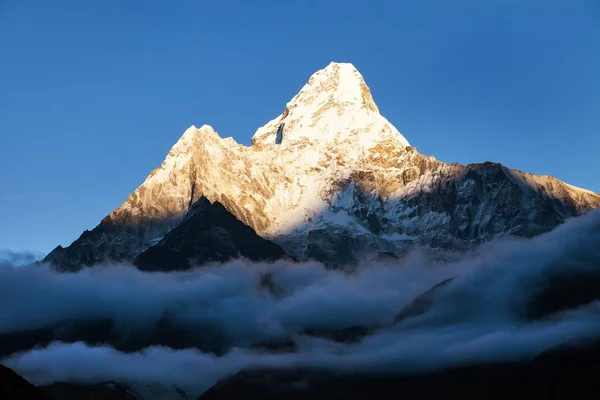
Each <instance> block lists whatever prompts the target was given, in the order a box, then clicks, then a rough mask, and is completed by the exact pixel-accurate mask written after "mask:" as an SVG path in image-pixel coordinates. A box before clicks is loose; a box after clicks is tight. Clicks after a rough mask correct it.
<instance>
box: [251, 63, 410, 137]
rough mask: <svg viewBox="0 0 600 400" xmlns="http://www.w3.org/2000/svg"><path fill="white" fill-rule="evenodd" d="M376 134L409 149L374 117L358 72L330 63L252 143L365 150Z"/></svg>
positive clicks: (368, 92)
mask: <svg viewBox="0 0 600 400" xmlns="http://www.w3.org/2000/svg"><path fill="white" fill-rule="evenodd" d="M381 135H383V136H387V137H390V138H393V139H395V140H397V141H398V143H399V144H401V145H404V146H408V141H407V140H406V139H405V138H404V137H403V136H402V135H401V134H400V133H399V132H398V131H397V130H396V129H395V128H394V127H393V126H392V125H391V124H390V123H389V121H388V120H386V119H385V118H384V117H383V116H381V115H380V114H379V109H378V108H377V105H376V104H375V101H374V100H373V97H372V96H371V90H370V89H369V87H368V86H367V84H366V83H365V80H364V79H363V77H362V75H361V74H360V72H358V70H357V69H356V68H354V66H353V65H352V64H347V63H342V64H339V63H331V64H329V65H328V66H327V67H326V68H324V69H322V70H320V71H317V72H316V73H315V74H313V75H312V76H311V77H310V79H309V80H308V83H306V85H304V87H302V89H301V90H300V92H299V93H298V94H297V95H296V96H294V98H292V100H290V102H289V103H287V105H286V107H285V109H284V111H283V113H282V114H281V115H279V116H278V117H277V118H275V119H274V120H272V121H271V122H269V123H268V124H267V125H265V126H264V127H262V128H260V129H258V131H256V133H255V134H254V137H253V138H252V144H253V145H254V146H257V145H264V144H270V143H275V144H281V145H282V146H293V145H296V144H298V143H310V144H316V145H318V146H320V147H324V146H326V145H327V144H330V143H335V142H342V141H344V140H352V141H354V143H355V144H358V145H362V146H364V145H365V144H367V143H369V142H370V141H374V140H376V138H375V136H381Z"/></svg>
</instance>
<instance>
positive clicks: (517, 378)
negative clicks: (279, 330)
mask: <svg viewBox="0 0 600 400" xmlns="http://www.w3.org/2000/svg"><path fill="white" fill-rule="evenodd" d="M599 363H600V346H599V345H598V344H595V345H592V346H589V347H584V348H561V349H552V350H549V351H547V352H544V353H542V354H541V355H540V356H538V357H537V358H536V359H535V360H533V361H528V362H523V363H511V364H496V365H485V364H483V365H473V366H468V367H457V368H450V369H447V370H444V371H440V372H436V373H431V374H419V375H393V374H389V373H388V374H364V373H363V374H358V373H355V374H348V373H346V374H339V373H337V374H335V373H332V372H327V371H321V370H309V369H296V370H251V371H243V372H241V373H239V374H237V375H236V376H234V377H232V378H230V379H228V380H225V381H223V382H220V383H218V384H217V385H215V386H214V387H213V388H212V389H210V390H209V391H207V392H206V393H204V394H203V395H201V396H200V397H199V398H198V400H213V399H236V398H244V399H263V400H266V399H311V400H319V399H357V400H361V399H364V400H367V399H369V400H371V399H404V398H405V399H434V398H446V397H450V398H461V399H484V398H485V399H507V398H513V397H521V396H522V397H524V398H544V399H565V398H587V396H589V393H597V391H598V390H600V370H599V369H598V368H597V367H598V365H599Z"/></svg>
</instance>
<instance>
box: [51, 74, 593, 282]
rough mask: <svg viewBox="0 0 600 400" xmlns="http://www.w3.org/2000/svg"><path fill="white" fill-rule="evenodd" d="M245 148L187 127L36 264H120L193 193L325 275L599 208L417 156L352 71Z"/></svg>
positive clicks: (173, 218) (514, 175)
mask: <svg viewBox="0 0 600 400" xmlns="http://www.w3.org/2000/svg"><path fill="white" fill-rule="evenodd" d="M252 142H253V144H252V146H250V147H245V146H242V145H240V144H238V143H236V142H235V141H234V140H233V139H231V138H225V139H223V138H221V137H220V136H219V135H218V134H217V133H216V132H215V131H214V130H213V129H212V128H211V127H210V126H207V125H205V126H202V127H201V128H199V129H198V128H196V127H193V126H192V127H190V128H189V129H188V130H186V132H185V133H184V134H183V136H182V137H181V139H180V140H179V141H178V142H177V143H176V144H175V145H174V146H173V148H172V149H171V151H170V152H169V153H168V155H167V157H166V159H165V160H164V161H163V163H162V164H161V165H160V167H159V168H157V169H155V170H154V171H152V173H151V174H150V175H149V176H148V177H147V178H146V180H145V181H144V183H143V184H142V185H141V186H139V187H138V188H137V189H136V190H135V191H134V192H133V193H132V194H131V195H130V196H129V197H128V198H127V200H126V201H125V203H123V204H122V205H121V206H120V207H118V208H117V209H115V210H114V211H112V212H111V213H110V214H109V215H108V216H107V217H106V218H105V219H104V220H103V221H102V222H101V223H100V225H98V226H97V227H96V228H94V229H93V230H92V231H86V232H84V233H83V234H82V235H81V237H80V238H79V239H77V240H76V241H75V242H74V243H73V244H72V245H71V246H69V247H67V248H62V247H60V246H59V247H57V248H56V249H55V250H54V251H52V252H51V253H50V254H49V255H48V256H47V257H46V258H45V261H47V262H51V263H52V264H54V265H55V266H56V267H57V268H58V269H62V270H76V269H78V268H80V267H81V266H85V265H93V264H96V263H99V262H102V261H104V260H126V261H131V260H133V259H134V258H135V257H137V256H139V255H140V254H141V253H142V252H144V251H145V250H146V249H148V248H149V247H150V246H152V245H154V244H156V243H157V242H159V241H160V240H162V239H163V237H165V235H166V234H168V233H169V232H170V231H171V230H172V229H174V228H176V227H177V226H178V225H179V224H180V223H181V222H182V221H183V220H184V218H185V216H186V215H187V213H188V212H189V211H190V208H191V205H193V204H194V203H195V202H196V201H197V200H198V199H199V198H201V197H206V198H207V199H208V200H209V201H211V202H215V201H218V202H220V203H221V204H222V205H223V206H224V207H225V208H226V209H227V210H228V211H229V212H231V213H232V214H233V215H234V216H235V217H236V218H237V219H239V220H240V221H242V222H243V223H245V224H246V225H248V226H250V227H251V228H253V229H254V230H255V231H256V233H257V234H258V235H260V236H261V237H263V238H265V239H268V240H271V241H273V242H275V243H277V244H278V245H280V246H281V247H283V249H284V250H285V251H286V252H287V253H288V254H290V255H292V256H294V257H295V258H297V259H299V260H306V259H316V260H319V261H322V262H324V263H326V264H327V265H330V266H335V267H343V266H346V265H352V264H355V263H356V262H357V260H359V259H361V257H362V256H363V255H365V254H366V253H386V254H400V253H402V252H404V251H405V250H406V249H407V248H409V247H411V246H413V245H415V244H418V245H428V246H433V247H442V248H452V249H463V248H467V247H471V246H473V245H477V244H479V243H481V242H484V241H487V240H490V239H493V238H497V237H501V236H507V235H518V236H534V235H537V234H540V233H542V232H547V231H549V230H551V229H552V228H553V227H555V226H557V225H558V224H561V223H562V222H563V221H564V220H565V219H566V218H569V217H573V216H576V215H580V214H582V213H584V212H586V211H588V210H591V209H593V208H596V207H598V206H599V205H600V196H599V195H597V194H595V193H593V192H590V191H587V190H584V189H579V188H575V187H573V186H570V185H568V184H566V183H563V182H561V181H559V180H557V179H555V178H552V177H549V176H536V175H532V174H528V173H525V172H521V171H517V170H513V169H510V168H507V167H505V166H503V165H501V164H495V163H489V162H486V163H482V164H472V165H467V166H462V165H458V164H446V163H443V162H441V161H438V160H436V159H435V158H433V157H429V156H425V155H422V154H420V153H419V152H418V151H417V150H416V149H415V148H413V147H411V146H410V145H409V143H408V141H407V140H406V139H405V138H404V137H403V136H402V135H401V134H400V133H399V132H398V131H397V130H396V128H394V127H393V126H392V125H391V124H390V122H389V121H387V119H385V117H383V116H382V115H381V114H380V113H379V109H378V108H377V106H376V105H375V102H374V100H373V97H372V95H371V92H370V90H369V88H368V87H367V85H366V83H365V81H364V79H363V78H362V76H361V75H360V73H359V72H358V71H357V70H356V69H355V68H354V67H353V66H352V65H351V64H339V63H332V64H330V65H329V66H327V67H326V68H324V69H322V70H320V71H318V72H317V73H315V74H314V75H313V76H312V77H311V78H310V79H309V81H308V83H307V84H306V85H304V87H302V89H301V90H300V92H299V93H298V94H297V95H296V96H294V98H292V99H291V101H290V102H288V103H287V105H286V106H285V108H284V111H283V113H282V114H281V115H279V116H278V117H276V118H275V119H273V120H272V121H270V122H268V123H267V124H266V125H265V126H263V127H261V128H259V129H258V130H257V131H256V133H255V135H254V137H253V139H252ZM171 243H172V242H171ZM152 251H163V250H156V249H155V250H152ZM156 255H157V257H162V256H161V255H160V254H159V253H156ZM212 258H213V257H212V256H211V257H209V259H212ZM214 258H216V259H218V258H219V257H216V256H215V257H214ZM180 262H182V263H185V262H184V261H180Z"/></svg>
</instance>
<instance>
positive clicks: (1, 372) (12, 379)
mask: <svg viewBox="0 0 600 400" xmlns="http://www.w3.org/2000/svg"><path fill="white" fill-rule="evenodd" d="M0 399H2V400H52V399H51V398H50V397H48V396H46V395H45V394H44V392H43V391H42V390H40V389H39V388H37V387H35V386H33V385H32V384H31V383H29V381H27V379H25V378H23V377H22V376H21V375H19V374H17V373H16V372H15V371H13V370H12V369H10V368H8V367H5V366H4V365H2V364H0Z"/></svg>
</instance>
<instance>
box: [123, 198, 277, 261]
mask: <svg viewBox="0 0 600 400" xmlns="http://www.w3.org/2000/svg"><path fill="white" fill-rule="evenodd" d="M285 255H286V254H285V252H284V251H283V249H282V248H281V247H279V246H278V245H276V244H274V243H272V242H269V241H268V240H265V239H263V238H261V237H260V236H258V235H257V234H256V232H255V231H254V229H252V228H250V227H249V226H247V225H244V223H242V222H241V221H240V220H238V219H237V218H236V217H234V216H233V215H232V214H231V213H230V212H229V211H227V210H226V209H225V207H223V206H222V205H221V204H220V203H218V202H215V203H214V204H211V203H210V202H209V201H208V200H207V199H206V197H201V198H200V199H199V200H198V201H196V203H195V204H194V205H193V206H192V208H191V209H190V211H189V212H188V213H187V215H186V216H185V218H184V219H183V221H182V222H181V223H180V224H179V225H178V226H177V227H176V228H174V229H173V230H171V231H170V232H169V233H167V234H166V235H165V237H164V238H163V239H162V240H161V241H160V242H159V243H157V244H155V245H153V246H150V247H149V248H148V249H146V250H145V251H144V252H143V253H142V254H140V255H139V256H137V257H136V258H135V261H134V264H135V265H136V266H137V267H138V268H139V269H141V270H146V271H173V270H185V269H188V268H190V267H191V266H193V265H202V264H206V263H210V262H225V261H228V260H230V259H233V258H238V257H245V258H248V259H250V260H252V261H263V260H277V259H280V258H283V257H285Z"/></svg>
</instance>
